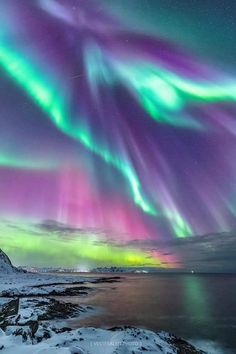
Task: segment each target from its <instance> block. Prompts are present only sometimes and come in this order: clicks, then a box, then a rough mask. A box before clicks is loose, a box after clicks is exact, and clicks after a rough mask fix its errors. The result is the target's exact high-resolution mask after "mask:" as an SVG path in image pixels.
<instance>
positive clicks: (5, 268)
mask: <svg viewBox="0 0 236 354" xmlns="http://www.w3.org/2000/svg"><path fill="white" fill-rule="evenodd" d="M18 272H20V271H19V270H18V269H17V268H16V267H14V266H13V265H12V263H11V261H10V259H9V258H8V256H7V255H6V254H5V253H4V252H3V251H2V250H1V249H0V274H12V273H18Z"/></svg>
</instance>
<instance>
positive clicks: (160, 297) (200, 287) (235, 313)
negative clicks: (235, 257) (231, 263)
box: [70, 274, 236, 353]
mask: <svg viewBox="0 0 236 354" xmlns="http://www.w3.org/2000/svg"><path fill="white" fill-rule="evenodd" d="M122 276H124V279H123V280H122V282H120V283H115V284H99V285H96V286H95V287H97V291H96V292H95V294H93V295H90V296H88V297H86V298H84V299H81V298H78V299H77V301H78V302H79V303H84V304H91V305H93V306H98V307H99V308H102V309H103V311H102V312H100V313H98V314H96V315H95V316H90V317H85V318H83V319H82V320H80V321H79V320H73V321H71V323H70V325H72V326H73V327H77V326H78V327H79V326H81V325H83V326H95V327H104V328H106V327H111V326H116V325H134V326H140V327H143V328H147V329H151V330H155V331H160V330H165V331H168V332H171V333H173V334H176V335H178V336H181V337H183V338H185V339H191V340H193V341H197V342H198V343H200V345H204V346H208V350H209V353H211V352H212V353H213V352H214V353H216V352H217V353H222V352H223V353H226V352H227V350H226V349H227V348H228V349H231V352H232V353H236V275H225V274H224V275H197V274H193V275H192V274H190V275H186V274H145V275H140V274H131V275H122ZM74 300H76V299H74ZM215 345H217V346H219V345H220V346H222V347H224V348H225V349H224V350H223V351H217V350H214V349H213V347H214V346H215ZM209 348H211V349H209Z"/></svg>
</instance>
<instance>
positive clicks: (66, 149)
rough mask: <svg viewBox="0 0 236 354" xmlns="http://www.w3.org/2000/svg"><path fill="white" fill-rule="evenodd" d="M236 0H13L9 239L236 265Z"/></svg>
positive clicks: (3, 193)
mask: <svg viewBox="0 0 236 354" xmlns="http://www.w3.org/2000/svg"><path fill="white" fill-rule="evenodd" d="M235 19H236V4H235V1H233V0H227V1H226V0H225V1H223V0H214V1H212V0H211V1H210V0H207V1H202V0H196V1H194V0H191V1H190V0H188V1H187V0H182V1H179V0H161V1H160V0H149V1H148V0H128V1H127V0H116V1H111V0H97V1H88V0H34V1H30V0H7V1H5V0H0V23H1V30H0V80H1V81H0V83H1V84H0V100H1V105H0V247H1V248H2V249H3V250H4V251H6V252H7V253H8V254H9V255H10V256H11V258H12V259H13V261H14V262H15V263H16V264H21V265H23V264H24V265H27V264H28V265H38V266H42V265H62V266H66V267H71V266H73V267H77V268H78V269H88V268H90V267H94V266H97V265H99V266H100V265H106V266H107V265H118V266H158V267H162V268H168V269H169V268H178V269H181V268H182V269H187V270H191V269H193V270H201V271H235V270H236V165H235V154H236V136H235V135H236V121H235V119H236V69H235V68H236V20H235Z"/></svg>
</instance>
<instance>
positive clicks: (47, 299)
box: [0, 273, 204, 354]
mask: <svg viewBox="0 0 236 354" xmlns="http://www.w3.org/2000/svg"><path fill="white" fill-rule="evenodd" d="M75 277H76V278H77V279H75ZM122 278H124V277H122V276H109V275H107V276H104V275H102V276H99V274H98V275H97V277H96V276H95V277H86V276H85V277H82V276H77V275H76V276H75V275H73V276H68V275H60V276H58V275H51V274H50V275H45V274H37V275H36V274H34V273H23V274H20V273H18V274H12V275H9V274H8V275H5V277H4V276H0V280H1V282H0V349H1V352H2V353H3V354H4V353H9V354H11V353H15V352H16V348H17V353H19V354H21V349H22V354H25V353H26V354H27V353H36V352H37V353H38V350H40V351H41V350H47V353H52V354H53V353H55V354H56V353H63V354H64V353H79V354H80V353H89V354H90V353H91V354H99V353H100V352H101V353H108V354H110V353H142V352H145V353H166V351H167V349H168V350H169V353H173V354H174V353H176V351H177V350H181V351H182V353H186V354H202V353H204V352H203V351H200V350H197V349H196V348H194V347H193V346H192V345H191V344H189V343H188V342H187V341H185V340H183V339H182V338H178V337H176V336H173V335H171V334H169V333H166V332H158V333H156V332H153V331H149V330H146V329H141V328H136V327H131V326H121V327H120V326H119V327H113V328H109V329H102V328H92V327H85V328H83V327H82V328H76V329H75V328H74V329H72V328H70V327H68V326H65V325H64V324H65V322H66V321H68V320H73V319H78V320H79V319H80V317H81V318H83V316H91V315H93V314H94V313H95V311H96V309H95V308H94V307H92V306H90V305H80V304H74V303H70V302H64V301H63V297H66V298H68V297H72V298H73V297H87V296H88V295H89V294H91V293H92V292H95V291H97V290H96V288H92V287H90V285H91V286H92V285H93V284H105V283H109V284H112V283H117V282H120V281H122ZM19 284H20V285H21V286H19ZM78 285H79V286H78ZM108 291H109V290H108ZM54 297H56V299H55V298H54ZM58 298H59V299H58ZM61 300H62V301H61ZM17 343H18V344H17ZM19 343H20V344H19ZM65 343H66V344H65ZM19 345H20V348H19ZM16 346H17V347H16ZM104 350H105V352H104Z"/></svg>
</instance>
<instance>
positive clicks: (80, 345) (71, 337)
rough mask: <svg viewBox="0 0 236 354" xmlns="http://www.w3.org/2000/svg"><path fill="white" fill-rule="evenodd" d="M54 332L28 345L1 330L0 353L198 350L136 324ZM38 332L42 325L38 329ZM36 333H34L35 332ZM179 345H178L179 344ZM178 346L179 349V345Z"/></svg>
mask: <svg viewBox="0 0 236 354" xmlns="http://www.w3.org/2000/svg"><path fill="white" fill-rule="evenodd" d="M64 330H65V331H64V332H62V333H60V332H57V333H56V332H53V330H52V329H51V330H50V334H49V335H50V336H51V337H50V338H49V339H46V340H44V341H41V342H40V343H37V344H34V345H31V343H32V342H31V341H26V342H23V340H22V336H13V335H6V334H5V333H4V332H3V331H1V330H0V350H1V353H3V354H7V353H8V354H16V353H17V354H142V353H147V354H154V353H155V354H178V353H185V354H200V353H204V352H202V351H197V350H196V349H194V347H192V346H191V345H190V344H188V343H187V342H185V341H183V340H181V339H178V338H176V337H174V336H171V335H169V334H167V333H165V332H160V333H158V334H156V333H154V332H151V331H148V330H142V329H138V328H132V327H126V328H122V327H120V328H114V329H110V330H104V329H96V328H90V327H89V328H79V329H76V330H71V329H69V328H68V329H64ZM38 331H39V335H40V331H42V328H41V327H40V328H39V329H38ZM35 335H36V337H37V333H36V334H35ZM179 345H181V347H180V346H179ZM180 348H181V349H180Z"/></svg>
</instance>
